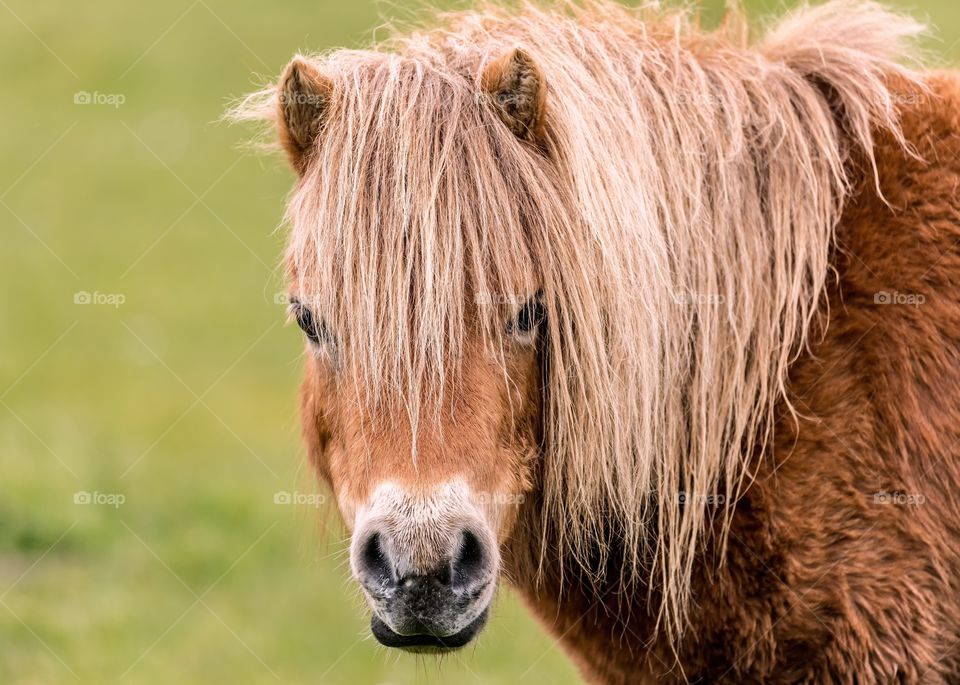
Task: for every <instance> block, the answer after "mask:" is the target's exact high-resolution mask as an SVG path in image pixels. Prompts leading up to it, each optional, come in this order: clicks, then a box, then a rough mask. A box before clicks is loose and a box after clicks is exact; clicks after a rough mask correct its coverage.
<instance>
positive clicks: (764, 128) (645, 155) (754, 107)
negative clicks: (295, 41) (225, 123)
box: [234, 0, 960, 683]
mask: <svg viewBox="0 0 960 685" xmlns="http://www.w3.org/2000/svg"><path fill="white" fill-rule="evenodd" d="M922 30H923V27H922V26H920V25H919V24H918V23H916V22H914V21H913V20H911V19H909V18H907V17H904V16H901V15H898V14H895V13H892V12H890V11H888V10H886V9H884V8H882V7H880V6H878V5H876V4H873V3H871V2H860V1H856V0H839V1H834V2H828V3H826V4H823V5H820V6H816V7H812V8H811V7H803V8H800V9H798V10H795V11H793V12H790V13H787V14H786V15H785V16H783V17H782V18H780V19H779V20H778V21H776V22H774V23H772V24H771V25H770V26H769V27H768V28H767V29H766V30H762V31H757V30H754V29H753V28H752V26H751V25H750V24H749V23H748V22H747V21H746V20H745V18H744V17H743V14H742V12H739V11H737V9H736V8H733V9H732V10H731V11H730V12H729V14H728V16H727V18H726V19H725V20H724V22H723V23H722V24H721V25H720V26H719V27H718V28H715V29H711V30H706V29H702V28H701V27H700V25H699V22H698V19H697V16H696V14H695V13H693V12H691V11H690V10H683V9H664V8H661V7H658V6H644V7H641V8H639V9H628V8H625V7H622V6H620V5H618V4H615V3H613V2H610V1H609V0H583V1H572V0H571V1H569V2H559V3H552V4H539V3H533V2H523V3H520V4H518V5H511V6H504V5H498V4H482V5H479V6H477V7H475V8H473V9H471V10H463V11H457V12H452V13H439V14H437V15H436V16H435V17H432V18H431V19H430V20H429V21H428V22H427V23H426V24H425V26H424V27H421V28H415V29H406V30H401V31H395V32H394V33H393V34H392V35H391V36H390V37H388V38H386V39H384V40H383V41H381V42H379V43H378V44H377V45H375V46H374V47H372V48H371V49H365V50H346V49H341V50H335V51H332V52H329V53H327V54H323V55H314V56H303V55H297V56H295V57H294V58H293V60H292V61H291V62H290V63H289V64H288V66H287V67H286V69H285V70H284V71H283V73H282V75H281V76H280V77H279V79H278V80H277V82H276V83H273V84H271V85H269V86H268V87H267V88H265V89H264V90H262V91H261V92H259V93H256V94H253V95H251V96H249V97H248V98H246V99H245V100H244V101H243V102H242V103H241V104H240V105H239V106H238V107H237V108H236V110H235V112H234V114H235V116H236V117H238V118H242V119H255V120H259V121H264V122H267V123H268V125H269V126H272V127H273V129H274V130H275V131H276V135H277V139H278V141H279V144H280V147H282V149H283V150H284V151H285V153H286V155H287V157H288V159H289V161H290V163H291V165H292V167H293V169H294V170H295V172H296V178H297V180H296V185H295V188H294V190H293V191H292V194H291V195H290V197H289V201H288V204H287V212H286V219H287V222H288V224H289V226H290V234H289V235H290V237H289V246H288V250H287V253H286V259H285V263H286V267H287V272H288V275H289V296H290V302H291V305H290V312H291V316H292V318H293V319H294V320H295V321H296V322H297V323H298V324H299V326H300V327H301V328H302V329H303V331H304V333H305V336H306V343H305V344H306V347H307V351H308V354H307V356H306V373H305V379H304V381H303V384H302V388H301V391H300V405H301V419H302V431H303V435H304V438H305V443H306V447H307V451H308V455H309V460H310V462H311V463H312V464H313V466H314V467H315V469H316V472H317V474H318V477H319V479H320V480H321V481H323V482H325V483H326V484H327V485H328V486H329V487H330V488H331V490H332V493H333V495H334V498H335V501H336V504H337V507H338V509H339V512H340V514H341V515H342V518H343V522H344V524H345V526H346V528H347V530H348V531H349V533H350V536H351V543H350V565H351V569H352V573H353V575H354V576H355V578H356V579H357V580H358V581H359V584H360V586H361V587H362V589H363V593H364V595H365V596H366V599H367V600H368V603H369V605H370V608H371V612H372V618H371V628H372V632H373V634H374V636H375V637H376V638H377V639H378V640H379V641H380V642H381V643H383V644H384V645H387V646H390V647H397V648H401V649H405V650H409V651H414V652H444V651H447V650H451V649H456V648H458V647H462V646H463V645H465V644H467V643H469V642H470V641H471V640H473V639H474V638H475V636H476V635H477V634H478V633H479V632H480V631H481V629H482V628H483V626H484V624H485V622H486V621H487V619H488V615H489V607H490V603H491V599H492V597H493V596H494V594H495V593H496V590H497V587H498V586H499V584H501V583H508V584H509V585H511V586H512V587H513V588H515V589H516V590H517V591H518V593H519V594H520V595H521V596H522V597H523V598H524V600H525V602H526V603H527V604H528V605H529V607H530V609H531V610H532V611H533V612H534V613H535V614H536V615H537V616H538V617H539V619H540V621H541V622H542V623H543V625H544V626H545V627H546V628H547V630H549V631H551V632H552V634H553V635H555V636H556V638H557V640H558V641H559V642H560V643H561V644H562V645H563V647H564V649H565V651H566V652H567V654H569V655H570V656H571V658H572V659H573V660H574V661H575V662H576V664H577V665H578V667H579V669H580V671H581V673H582V674H583V676H584V678H585V679H587V680H588V681H590V682H595V683H640V682H667V683H670V682H677V683H678V682H698V683H714V682H733V683H761V682H763V683H801V682H803V683H827V682H831V683H833V682H835V683H873V682H878V683H879V682H883V683H890V682H899V683H948V682H949V683H957V682H960V495H958V485H960V460H958V457H957V448H958V444H960V403H958V401H957V400H958V397H960V303H958V295H960V251H958V244H960V195H958V189H960V79H958V77H957V75H956V74H953V73H950V72H937V71H931V70H925V69H923V68H922V67H921V66H920V63H919V62H918V60H917V59H916V57H915V55H916V51H915V49H914V47H913V46H914V43H915V40H914V39H915V38H916V36H918V35H919V34H920V33H921V32H922Z"/></svg>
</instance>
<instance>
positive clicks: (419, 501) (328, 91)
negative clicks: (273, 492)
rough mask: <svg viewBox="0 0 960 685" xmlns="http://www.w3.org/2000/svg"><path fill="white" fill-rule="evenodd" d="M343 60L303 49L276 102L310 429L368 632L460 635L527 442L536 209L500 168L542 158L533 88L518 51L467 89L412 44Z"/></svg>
mask: <svg viewBox="0 0 960 685" xmlns="http://www.w3.org/2000/svg"><path fill="white" fill-rule="evenodd" d="M341 59H342V60H343V62H344V63H343V64H340V65H338V66H339V69H332V68H331V66H332V65H330V64H329V63H328V64H327V65H326V70H325V69H324V68H323V67H321V66H318V65H317V64H315V63H313V62H311V61H309V60H307V59H304V58H300V57H297V58H295V59H294V60H293V61H292V62H291V63H290V65H289V66H288V67H287V69H286V71H285V72H284V74H283V76H282V78H281V80H280V85H279V97H278V98H277V108H278V110H277V113H276V118H277V121H278V122H279V136H280V140H281V142H282V144H283V147H284V149H285V150H286V152H287V154H288V157H289V159H290V162H291V163H292V165H293V167H294V168H295V169H296V170H297V171H298V172H299V174H300V181H299V185H298V188H297V190H296V191H295V194H294V196H293V199H292V202H291V211H290V218H291V221H292V223H293V224H294V225H295V226H296V228H295V230H294V233H295V235H294V239H293V241H292V244H291V249H290V253H289V260H288V264H289V270H290V274H291V284H292V285H291V292H290V298H291V303H292V304H291V309H292V314H293V317H294V318H295V320H296V321H297V322H298V323H299V325H300V327H301V328H303V330H304V331H305V333H306V336H307V338H308V345H309V348H310V352H311V354H310V355H309V363H308V372H307V378H306V381H305V382H304V384H303V388H302V396H301V397H302V412H303V425H304V429H305V434H306V436H307V442H308V444H309V447H310V451H311V455H312V458H313V461H314V463H315V464H316V466H317V468H318V469H319V471H320V473H321V474H323V476H324V477H325V478H326V479H327V481H328V482H329V483H330V485H331V486H332V489H333V491H334V493H335V494H336V500H337V502H338V504H339V508H340V511H341V513H342V514H343V518H344V520H345V522H346V524H347V526H348V528H349V529H350V530H351V534H352V543H351V551H350V559H351V568H352V570H353V573H354V575H355V577H356V578H357V580H358V581H359V582H360V585H361V586H362V588H363V590H364V592H365V595H366V597H367V599H368V601H369V603H370V606H371V607H372V609H373V621H372V626H373V633H374V635H375V636H376V637H377V638H378V639H379V640H380V641H381V642H382V643H384V644H386V645H389V646H397V647H403V648H406V649H411V650H417V651H423V650H442V649H449V648H455V647H459V646H462V645H464V644H466V642H468V641H469V640H470V639H471V638H472V637H473V636H474V635H475V634H476V633H477V632H478V630H479V629H480V628H481V627H482V625H483V623H484V621H485V619H486V616H487V609H488V606H489V604H490V602H491V599H492V597H493V595H494V592H495V588H496V584H497V580H498V577H499V571H500V544H501V541H503V540H505V539H507V538H508V537H509V535H510V533H511V528H512V526H513V523H514V521H515V519H516V513H517V509H518V507H519V505H520V503H521V502H522V501H523V500H524V498H525V497H526V495H527V494H528V491H529V489H530V487H531V485H532V484H533V482H534V480H535V470H536V467H537V460H538V457H539V454H540V443H541V440H542V436H541V434H540V425H541V418H540V417H541V411H542V410H541V402H540V398H541V389H540V386H541V366H540V364H541V361H542V358H541V355H540V354H538V349H539V346H540V343H541V341H542V336H543V329H544V328H545V326H546V318H547V317H546V310H545V304H544V296H543V294H542V293H540V286H541V283H540V280H539V278H538V273H539V270H540V269H539V266H538V264H537V260H536V258H535V255H534V252H535V247H534V246H533V245H531V241H532V237H531V236H530V235H528V234H527V233H526V231H525V230H524V227H525V226H529V222H528V221H527V220H526V217H525V216H524V214H525V213H529V212H531V211H533V206H532V205H531V206H529V207H527V208H524V207H523V204H524V202H525V201H523V200H522V198H525V197H526V196H527V193H528V192H529V191H526V190H525V189H524V188H523V186H522V184H520V183H518V182H517V181H516V180H515V181H514V182H511V180H510V179H508V178H506V177H505V176H504V174H503V170H502V166H503V165H504V164H506V165H514V166H516V167H520V168H519V169H517V170H516V171H515V172H514V174H513V175H514V177H515V178H516V179H519V178H520V177H521V176H523V174H529V173H531V171H532V170H533V168H535V167H537V166H538V165H543V158H542V156H541V154H540V153H539V152H538V150H537V149H536V146H537V145H538V144H539V143H538V141H540V140H541V138H540V131H541V127H542V124H541V122H542V118H543V112H544V98H545V84H544V81H543V77H542V75H541V74H540V73H539V70H538V69H537V67H536V66H535V65H534V64H533V62H532V61H531V60H530V59H529V57H528V56H527V55H526V54H524V53H523V52H522V51H519V50H515V51H509V52H507V53H505V54H504V55H503V56H501V57H500V58H499V59H497V60H495V61H493V62H491V63H490V64H487V65H485V66H484V67H483V68H482V69H480V70H479V71H478V72H477V75H478V83H477V84H474V83H472V82H471V81H470V80H468V79H466V78H459V79H454V78H451V77H450V75H448V74H445V73H442V72H440V71H438V70H437V69H435V68H432V67H431V66H430V65H429V64H427V63H424V62H422V61H418V60H413V59H404V58H400V57H396V56H388V55H371V54H369V53H367V54H347V55H344V56H342V58H341ZM331 74H333V75H331ZM477 93H483V94H485V96H486V99H485V101H484V102H478V96H477ZM543 171H544V173H546V169H544V170H543Z"/></svg>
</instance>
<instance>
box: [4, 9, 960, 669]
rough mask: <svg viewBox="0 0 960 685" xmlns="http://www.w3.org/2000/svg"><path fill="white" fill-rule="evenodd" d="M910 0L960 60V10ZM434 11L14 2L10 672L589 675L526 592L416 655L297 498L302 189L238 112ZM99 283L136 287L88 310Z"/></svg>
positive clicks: (8, 82)
mask: <svg viewBox="0 0 960 685" xmlns="http://www.w3.org/2000/svg"><path fill="white" fill-rule="evenodd" d="M719 4H720V3H719V2H710V3H709V4H708V5H707V12H706V16H707V17H708V18H712V19H713V20H715V19H716V17H717V16H718V6H719ZM747 4H748V6H749V9H750V10H751V12H754V13H757V12H759V11H761V10H762V11H769V10H771V9H775V8H776V5H775V4H774V3H772V2H764V3H761V2H748V3H747ZM904 6H905V7H907V8H908V9H911V10H913V11H915V13H916V14H918V15H919V16H921V17H926V18H928V19H929V20H930V21H931V22H932V23H933V24H934V25H935V26H936V27H937V29H938V36H939V38H936V39H933V40H931V41H930V43H929V47H930V49H931V51H932V52H933V54H935V55H939V56H940V57H939V58H938V59H939V60H941V61H942V63H948V62H949V61H950V60H955V59H956V57H957V56H958V54H960V49H958V43H957V39H958V37H960V7H958V6H957V5H956V4H955V3H954V0H926V1H920V0H918V1H917V2H915V3H914V4H913V5H912V6H906V5H904ZM411 16H412V11H411V10H410V9H409V8H408V7H405V6H403V5H401V4H399V3H392V4H391V3H373V2H369V1H368V0H352V1H350V2H342V1H340V0H314V1H313V2H305V1H298V2H283V3H265V2H253V1H252V0H196V1H194V0H174V1H173V2H171V3H126V2H119V1H108V0H93V1H91V2H85V3H54V2H46V3H38V2H28V1H27V0H0V46H2V48H0V50H2V55H3V59H2V65H3V68H2V71H0V79H2V86H3V88H2V90H3V93H4V96H3V99H4V103H3V107H2V112H3V114H2V118H0V122H2V129H0V227H2V246H0V274H2V275H3V289H2V295H0V322H2V329H0V683H17V684H25V683H44V684H46V683H70V682H85V683H109V682H127V683H164V684H169V683H218V682H224V683H235V682H240V683H276V682H284V683H350V684H353V683H383V684H386V683H392V684H396V685H400V684H404V683H516V682H531V683H573V682H577V677H576V672H575V670H574V669H573V668H572V666H571V665H570V664H569V663H568V661H567V660H566V659H565V658H564V657H563V655H562V653H561V652H560V650H559V649H558V648H557V647H556V645H555V644H554V641H553V640H552V639H551V638H550V637H548V636H547V635H546V634H545V633H544V632H543V631H542V630H541V629H540V628H539V627H538V626H537V625H536V623H535V622H534V621H533V620H532V619H531V618H530V617H529V616H528V615H527V614H526V612H525V611H524V610H523V608H522V607H521V606H520V605H519V603H518V602H517V601H516V599H515V598H514V597H513V596H511V594H510V592H509V591H507V590H504V591H502V593H501V596H500V597H499V598H498V600H497V606H496V610H495V612H494V615H493V620H492V622H491V625H490V626H489V628H488V630H487V631H486V632H485V633H484V634H483V635H482V637H481V638H480V640H479V641H478V642H477V644H476V646H474V647H471V648H469V649H467V650H466V651H465V652H463V653H460V654H457V655H454V656H450V657H447V658H446V659H444V660H443V661H442V662H440V663H438V662H437V661H436V660H434V659H417V658H414V657H411V656H406V655H398V654H395V653H388V652H387V651H386V650H384V649H383V648H381V647H379V646H377V644H376V643H375V642H374V641H373V640H372V639H371V638H370V637H369V631H368V628H367V619H366V612H365V611H364V609H363V605H362V601H361V599H360V597H359V595H358V593H357V591H356V590H355V588H354V587H353V585H352V583H351V582H350V581H349V579H348V569H347V566H346V558H345V543H344V541H343V540H342V532H341V531H340V529H339V527H338V525H337V524H336V521H335V520H334V521H332V522H330V521H329V517H326V518H327V520H328V523H327V524H326V525H325V524H324V519H325V517H324V515H323V514H322V512H320V511H318V510H317V509H316V508H314V507H311V506H289V505H288V506H284V505H278V504H275V503H274V495H275V493H277V492H281V491H287V492H300V493H313V492H317V488H316V486H315V485H314V483H313V479H312V476H311V474H310V473H309V472H308V470H307V469H306V468H305V467H304V466H303V465H302V461H303V457H302V450H301V448H300V445H299V439H298V435H297V426H296V420H295V417H296V404H295V389H296V385H297V382H298V377H299V374H300V356H301V353H302V343H301V337H300V335H299V333H298V331H297V330H295V329H290V328H284V327H283V325H282V324H283V320H284V308H283V307H282V306H280V305H278V304H277V303H276V302H275V300H274V294H275V293H277V292H280V291H282V283H281V282H280V279H279V276H278V273H277V271H276V269H275V264H276V263H277V261H278V256H279V254H280V252H281V249H282V242H283V233H282V231H277V230H275V229H276V227H277V225H278V222H279V219H280V216H281V211H282V205H283V200H284V195H285V193H286V191H287V189H288V188H289V186H290V184H291V181H292V176H291V174H290V172H289V171H287V169H286V168H285V166H284V164H283V162H282V160H279V159H274V158H264V157H261V156H258V155H255V154H250V153H245V152H243V151H241V150H240V148H239V145H240V143H241V142H242V141H244V140H245V139H247V138H248V136H249V134H250V132H249V131H246V130H241V129H239V128H236V127H229V126H225V125H221V124H217V123H216V122H217V119H218V118H219V117H220V115H221V114H222V112H223V110H224V108H225V105H226V104H227V102H228V101H229V100H230V99H231V98H233V97H236V96H239V95H241V94H243V93H244V92H246V91H248V90H250V89H251V88H252V87H253V86H254V85H255V84H256V83H258V81H257V78H256V75H257V74H260V75H263V76H269V75H273V74H276V73H277V72H278V71H279V70H280V69H281V68H282V66H283V65H284V64H285V62H286V61H287V59H288V58H289V57H290V56H291V54H292V53H293V52H295V51H296V50H320V49H325V48H328V47H330V46H335V45H346V46H362V45H364V44H367V43H369V42H370V41H371V40H372V38H373V37H374V36H375V35H376V27H377V26H379V25H381V24H382V23H383V21H384V20H385V19H392V18H397V17H400V18H410V17H411ZM79 91H88V92H91V93H93V92H99V93H103V94H121V95H122V96H123V98H124V102H123V104H122V105H121V106H119V107H112V106H110V105H106V104H104V105H87V106H80V105H77V104H75V103H74V94H75V93H77V92H79ZM82 291H85V292H89V293H101V294H109V295H114V294H119V295H122V297H123V298H124V302H123V303H122V304H121V305H120V306H116V307H115V306H110V305H108V304H91V305H78V304H75V302H74V297H75V294H76V293H78V292H82ZM78 492H90V493H95V492H96V493H106V494H121V495H123V497H124V498H125V501H124V502H123V504H122V505H120V506H116V507H114V506H110V505H108V504H86V505H84V504H77V503H75V495H76V493H78Z"/></svg>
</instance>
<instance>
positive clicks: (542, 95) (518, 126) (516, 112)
mask: <svg viewBox="0 0 960 685" xmlns="http://www.w3.org/2000/svg"><path fill="white" fill-rule="evenodd" d="M480 85H481V87H482V88H483V89H484V91H486V92H487V93H488V94H489V95H490V96H491V98H490V99H491V100H492V102H493V106H494V107H495V108H496V110H497V114H499V115H500V119H501V120H502V121H503V123H504V124H506V125H507V128H509V129H510V130H511V131H512V132H513V134H514V135H515V136H517V138H519V139H520V140H525V141H527V142H530V143H540V142H541V141H542V140H543V134H544V125H543V120H544V113H545V110H546V103H547V83H546V81H545V80H544V78H543V72H542V71H540V67H538V66H537V63H536V62H534V61H533V59H532V58H531V57H530V55H528V54H527V53H526V52H524V51H523V50H521V49H519V48H517V49H515V50H513V51H511V52H509V53H507V54H506V55H503V56H502V57H500V58H499V59H496V60H494V61H493V62H491V63H489V64H488V65H487V66H486V68H485V69H484V71H483V75H482V76H481V78H480Z"/></svg>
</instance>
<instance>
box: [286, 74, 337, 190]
mask: <svg viewBox="0 0 960 685" xmlns="http://www.w3.org/2000/svg"><path fill="white" fill-rule="evenodd" d="M332 93H333V83H332V82H331V81H330V79H328V78H327V77H326V76H324V75H323V74H321V73H320V72H319V70H318V69H317V68H316V66H314V65H313V64H311V63H310V62H309V61H308V60H307V59H305V58H304V57H302V56H300V55H297V56H296V57H294V58H293V60H291V62H290V64H288V65H287V68H286V69H284V70H283V75H282V76H281V77H280V82H279V84H278V85H277V107H278V110H279V111H278V117H277V135H278V136H279V138H280V144H281V145H283V148H284V149H285V150H286V151H287V155H288V157H289V158H290V163H291V164H292V165H293V168H294V169H296V170H297V171H298V172H299V173H303V172H304V170H305V169H306V166H307V161H308V159H309V156H310V152H311V151H312V150H313V144H314V141H316V139H317V135H318V134H319V133H320V129H321V128H322V127H323V115H324V114H325V112H326V111H327V107H328V106H329V104H330V98H331V95H332Z"/></svg>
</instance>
